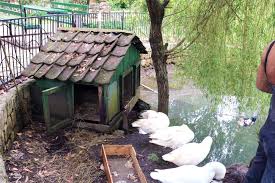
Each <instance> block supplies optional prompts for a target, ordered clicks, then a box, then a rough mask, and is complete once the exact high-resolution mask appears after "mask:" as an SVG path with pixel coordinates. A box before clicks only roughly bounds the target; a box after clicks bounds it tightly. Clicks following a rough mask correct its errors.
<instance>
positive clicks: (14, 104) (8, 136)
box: [0, 80, 34, 152]
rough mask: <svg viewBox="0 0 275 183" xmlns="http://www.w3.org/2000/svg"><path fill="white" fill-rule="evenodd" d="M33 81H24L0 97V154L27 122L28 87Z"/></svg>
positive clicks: (28, 115) (28, 110) (29, 113)
mask: <svg viewBox="0 0 275 183" xmlns="http://www.w3.org/2000/svg"><path fill="white" fill-rule="evenodd" d="M33 82H34V81H33V80H28V81H25V82H24V83H22V84H19V85H18V87H17V88H18V92H17V90H16V87H14V88H12V89H10V90H9V91H8V92H7V93H4V94H2V95H0V152H3V151H6V150H7V149H8V148H9V147H10V146H11V144H12V142H13V140H14V138H15V136H16V133H17V132H18V131H19V130H21V129H22V127H23V126H24V125H25V124H26V123H27V122H28V121H29V119H30V116H31V112H30V107H31V104H30V85H31V84H32V83H33Z"/></svg>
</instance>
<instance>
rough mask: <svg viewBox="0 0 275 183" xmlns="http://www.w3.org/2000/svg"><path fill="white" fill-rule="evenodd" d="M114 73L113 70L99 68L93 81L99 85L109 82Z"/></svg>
mask: <svg viewBox="0 0 275 183" xmlns="http://www.w3.org/2000/svg"><path fill="white" fill-rule="evenodd" d="M114 73H115V71H105V70H104V69H101V70H100V72H99V73H98V74H97V76H96V78H95V79H94V82H95V83H97V84H101V85H104V84H109V83H110V81H111V79H112V77H113V75H114Z"/></svg>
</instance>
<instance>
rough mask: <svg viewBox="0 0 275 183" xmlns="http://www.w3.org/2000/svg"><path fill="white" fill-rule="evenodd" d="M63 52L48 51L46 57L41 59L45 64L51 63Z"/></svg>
mask: <svg viewBox="0 0 275 183" xmlns="http://www.w3.org/2000/svg"><path fill="white" fill-rule="evenodd" d="M62 54H63V53H49V54H48V56H47V58H46V59H44V60H43V63H45V64H53V63H54V62H56V60H58V59H59V58H60V57H61V56H62Z"/></svg>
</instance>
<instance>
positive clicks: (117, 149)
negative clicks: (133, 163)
mask: <svg viewBox="0 0 275 183" xmlns="http://www.w3.org/2000/svg"><path fill="white" fill-rule="evenodd" d="M103 146H104V150H105V153H106V155H107V156H114V155H116V156H123V155H130V149H131V148H132V145H129V144H128V145H103Z"/></svg>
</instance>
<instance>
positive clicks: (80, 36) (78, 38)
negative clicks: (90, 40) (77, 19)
mask: <svg viewBox="0 0 275 183" xmlns="http://www.w3.org/2000/svg"><path fill="white" fill-rule="evenodd" d="M89 33H90V32H80V33H78V34H77V36H75V37H74V38H73V42H76V43H79V42H83V40H84V39H85V38H86V37H87V36H88V35H89Z"/></svg>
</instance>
